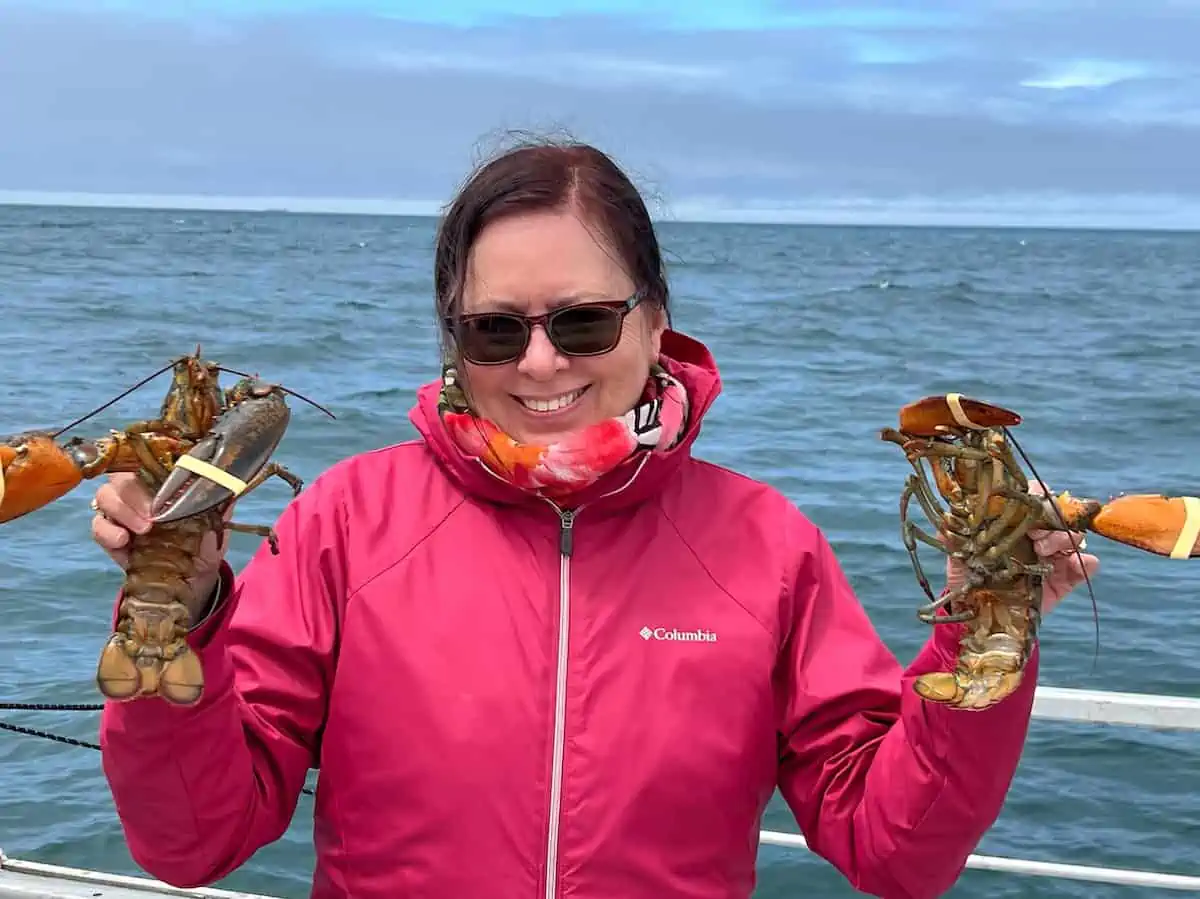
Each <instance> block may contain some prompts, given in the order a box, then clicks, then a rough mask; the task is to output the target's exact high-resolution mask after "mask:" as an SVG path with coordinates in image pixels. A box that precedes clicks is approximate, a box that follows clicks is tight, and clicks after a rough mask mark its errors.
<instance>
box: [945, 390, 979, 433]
mask: <svg viewBox="0 0 1200 899" xmlns="http://www.w3.org/2000/svg"><path fill="white" fill-rule="evenodd" d="M946 402H947V403H948V404H949V406H950V414H951V416H953V417H954V422H955V424H957V425H958V426H959V427H961V428H970V429H971V430H972V431H978V430H981V426H980V425H977V424H975V422H973V421H971V419H970V418H969V417H968V416H967V413H966V412H964V411H963V407H962V394H961V393H947V394H946Z"/></svg>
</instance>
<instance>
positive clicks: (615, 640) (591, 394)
mask: <svg viewBox="0 0 1200 899" xmlns="http://www.w3.org/2000/svg"><path fill="white" fill-rule="evenodd" d="M435 294H436V295H435V298H434V300H435V307H436V313H437V320H438V322H439V324H440V326H441V329H442V348H443V351H444V355H445V360H444V366H443V370H442V372H441V377H440V378H438V379H436V380H433V381H431V383H429V384H426V385H425V386H424V387H422V388H420V389H419V390H418V392H417V400H416V404H415V406H414V408H413V409H412V411H411V412H410V418H411V420H412V421H413V423H414V424H415V425H416V427H417V429H418V431H419V434H420V436H419V438H418V439H416V440H414V441H411V442H408V443H404V444H400V445H397V446H390V447H385V448H382V449H379V450H376V451H373V452H369V453H364V454H361V455H358V456H354V457H352V458H349V459H346V460H344V461H342V462H340V463H339V464H337V465H336V466H334V467H333V468H332V469H331V470H330V471H328V472H326V473H325V474H324V475H322V476H321V477H320V478H318V479H317V480H316V482H315V483H314V484H313V485H312V486H311V487H310V488H309V489H308V490H306V491H305V492H303V493H302V494H301V495H300V496H299V497H298V498H297V499H296V500H295V501H294V502H293V503H292V504H291V505H290V506H289V507H288V509H287V510H286V511H285V512H284V514H283V515H282V516H281V518H280V520H279V522H278V524H277V526H276V529H275V530H276V532H277V534H278V546H279V552H278V554H275V553H272V552H271V551H270V549H269V548H268V547H266V546H264V547H263V548H262V549H260V551H259V552H258V553H257V554H256V555H255V557H254V558H253V559H252V560H251V562H250V563H249V565H248V566H247V567H246V568H245V569H244V570H243V571H242V572H240V573H239V574H237V575H235V573H234V572H233V571H232V569H231V568H230V566H229V564H228V563H227V562H225V561H224V548H223V547H220V546H218V543H217V541H216V540H215V539H214V540H212V541H211V542H210V543H209V544H207V545H206V546H207V548H206V549H205V553H206V556H205V559H204V560H203V561H204V562H205V563H206V564H207V565H208V569H207V570H211V571H214V572H218V573H219V577H218V576H214V577H213V579H211V580H210V581H209V582H208V583H205V584H201V585H200V589H198V590H197V595H196V597H195V599H194V602H193V604H192V606H191V609H190V611H191V616H192V617H191V622H190V623H191V631H190V633H189V636H188V642H189V645H190V647H191V648H192V649H193V650H194V651H195V652H196V653H197V654H198V655H199V658H200V660H201V662H202V664H203V667H204V670H205V676H206V683H207V687H206V690H205V693H204V694H203V695H202V696H201V697H200V699H199V701H197V702H195V703H193V704H191V705H182V704H177V705H170V704H168V703H167V702H165V701H162V700H161V699H159V698H141V699H138V700H134V701H130V702H109V704H108V705H107V707H106V710H105V713H104V719H103V724H102V737H101V739H102V745H103V751H104V770H105V773H106V775H107V777H108V780H109V783H110V785H111V788H112V792H113V796H114V799H115V802H116V808H117V811H118V813H119V815H120V817H121V821H122V825H123V827H124V830H125V834H126V836H127V839H128V842H129V848H130V851H131V853H132V855H133V857H134V858H135V859H136V860H137V861H138V862H139V863H140V864H141V865H142V866H143V867H144V868H145V869H146V870H147V871H149V872H150V873H151V874H154V875H156V876H157V877H159V878H161V879H163V880H165V881H167V882H169V883H172V884H177V885H181V886H191V885H198V884H207V883H211V882H213V881H216V880H218V879H220V878H222V877H224V876H225V875H227V874H228V873H230V872H231V871H233V870H235V869H236V868H238V867H239V866H240V865H242V864H243V863H244V862H245V861H246V860H247V859H248V858H250V857H251V856H252V855H253V854H254V853H255V852H256V851H257V850H258V849H259V848H260V847H261V846H263V845H265V844H266V843H269V842H271V841H273V840H276V839H278V838H279V836H280V835H281V834H282V833H283V832H284V831H285V829H286V828H287V826H288V824H289V822H290V820H291V817H292V814H293V812H294V809H295V805H296V800H297V798H298V796H299V792H300V790H301V788H302V786H303V784H304V779H305V774H306V772H307V769H308V768H310V767H319V768H320V772H321V773H320V781H319V787H318V791H317V799H316V809H315V816H316V820H315V822H314V824H315V826H314V831H313V832H314V841H315V844H316V870H315V875H314V882H313V889H312V893H311V895H312V896H313V897H314V899H348V897H350V896H354V897H356V899H376V897H379V899H382V897H389V899H390V897H399V896H430V897H454V899H484V897H486V899H495V897H510V896H512V897H532V896H543V897H545V899H554V897H558V896H568V895H569V896H573V897H578V899H585V897H617V896H619V897H623V899H642V897H646V899H649V897H655V899H659V897H680V899H682V897H694V899H701V897H703V899H747V897H749V896H750V895H751V894H752V893H753V891H754V885H755V861H756V848H757V841H758V833H759V823H760V820H761V816H762V814H763V810H764V808H765V806H766V804H767V801H768V800H769V799H770V797H771V796H772V794H773V792H774V791H775V789H776V788H778V789H779V790H780V792H781V793H782V795H783V797H784V799H785V800H786V802H787V803H788V805H789V806H790V808H791V809H792V811H793V813H794V814H795V817H796V820H797V822H798V824H799V826H800V828H801V830H802V831H803V833H804V835H805V836H806V837H807V839H808V843H809V846H810V847H811V848H812V849H813V850H814V851H815V852H816V853H818V854H819V855H821V856H823V857H824V858H825V859H827V860H828V861H829V862H830V863H831V864H833V865H834V866H835V867H836V868H837V869H838V870H839V871H841V872H842V873H843V874H844V875H845V877H846V878H847V879H848V881H849V882H850V883H851V884H853V885H854V886H855V887H856V888H857V889H858V890H861V891H863V892H866V893H870V894H874V895H877V896H882V897H889V899H914V897H920V899H923V897H933V896H937V895H940V894H941V893H943V892H944V891H945V890H946V889H947V888H949V887H950V886H951V885H952V884H953V883H954V882H955V880H956V879H957V877H958V875H959V872H960V871H961V870H962V869H963V866H964V864H965V862H966V859H967V856H968V855H969V854H970V852H971V851H972V850H973V849H974V848H975V846H976V844H977V842H978V840H979V839H980V837H981V836H982V835H983V833H984V832H985V831H986V830H987V829H988V827H990V825H991V824H992V822H993V821H994V820H995V818H996V816H997V814H998V813H999V811H1000V808H1001V805H1002V803H1003V800H1004V796H1005V794H1006V792H1007V790H1008V786H1009V783H1010V780H1011V778H1012V775H1013V772H1014V770H1015V768H1016V765H1017V762H1018V760H1019V758H1020V755H1021V749H1022V746H1023V743H1024V739H1025V732H1026V725H1027V723H1028V720H1029V715H1030V710H1031V707H1032V701H1033V693H1034V685H1035V682H1036V674H1037V656H1036V654H1035V655H1034V657H1033V659H1032V660H1031V662H1030V663H1029V665H1028V667H1027V669H1026V675H1025V677H1024V680H1023V681H1022V682H1021V684H1020V686H1019V687H1017V689H1016V691H1015V692H1014V693H1013V694H1012V695H1011V696H1009V697H1008V698H1007V699H1005V700H1004V701H1003V702H1001V703H999V704H997V705H994V706H992V707H991V708H987V709H985V710H982V711H977V712H970V713H969V712H963V711H958V710H955V709H953V708H949V707H946V706H943V705H938V704H935V703H932V702H923V701H922V700H921V698H920V697H919V696H918V695H917V694H916V692H915V691H914V690H913V688H912V683H911V682H912V679H913V678H914V677H915V676H917V675H919V674H922V673H925V672H930V671H936V670H946V669H949V668H952V667H953V664H954V659H955V656H956V654H957V651H958V648H959V637H960V633H961V626H960V625H955V624H950V625H948V626H945V627H939V628H936V629H935V630H934V633H933V635H932V636H931V637H930V638H929V641H928V642H927V643H926V645H925V647H924V648H923V649H922V651H921V652H920V654H919V655H918V656H917V658H916V659H915V660H914V661H913V662H912V663H911V664H910V665H909V666H908V667H907V668H902V667H901V665H900V664H899V663H898V662H897V661H896V659H895V658H894V657H893V656H892V655H891V654H890V653H889V652H888V650H887V649H886V647H885V646H884V644H883V643H882V642H881V640H880V639H879V637H878V636H877V635H876V633H875V631H874V630H873V629H872V627H871V624H870V622H869V620H868V619H867V616H866V614H865V613H864V611H863V609H862V607H861V606H860V605H859V603H858V600H857V599H856V597H855V596H854V593H853V592H852V590H851V588H850V586H849V584H848V582H847V579H846V578H845V576H844V575H843V573H842V570H841V567H840V565H839V563H838V560H837V559H836V557H835V556H834V553H833V551H832V549H831V548H830V545H829V543H828V541H827V540H826V538H825V536H824V535H823V534H822V533H821V531H820V530H819V529H818V528H817V527H815V526H814V525H813V524H812V523H811V522H810V521H809V520H808V519H807V518H806V517H805V516H804V515H803V514H802V513H801V512H800V511H799V510H798V509H797V508H796V507H795V506H794V505H793V504H792V503H791V502H789V501H788V500H787V499H786V498H785V497H784V496H782V495H781V494H780V493H779V492H778V491H776V490H775V489H773V488H771V487H769V486H767V485H764V484H761V483H759V482H757V481H754V480H752V479H750V478H747V477H744V476H742V475H740V474H738V473H735V472H732V471H728V470H726V469H723V468H720V467H718V466H715V465H712V464H710V463H707V462H704V461H702V460H700V459H698V458H695V457H694V456H693V455H692V447H693V445H694V443H695V440H696V438H697V437H698V435H699V432H700V427H701V424H702V421H703V419H704V416H705V414H706V412H707V411H708V409H709V408H710V406H711V405H712V403H713V401H714V400H715V399H716V397H717V395H718V393H719V392H720V383H721V382H720V375H719V372H718V370H717V366H716V363H715V362H714V360H713V358H712V356H711V354H710V353H709V351H708V350H707V349H706V348H705V346H704V345H703V344H701V343H700V342H698V341H696V340H694V339H692V338H689V337H686V336H684V335H683V334H680V333H678V332H676V331H674V330H672V329H671V328H670V327H669V322H668V315H667V313H668V306H669V297H668V288H667V281H666V278H665V275H664V272H663V265H662V260H661V256H660V253H659V247H658V243H657V240H656V238H655V234H654V227H653V224H652V222H651V221H650V218H649V215H648V214H647V212H646V208H645V206H644V204H643V203H642V200H641V198H640V197H639V196H638V193H637V191H636V189H635V188H634V187H633V185H632V184H631V183H630V182H629V181H628V179H627V178H626V177H625V175H624V174H623V173H622V172H621V171H620V169H619V168H618V167H617V166H616V165H615V164H614V163H613V162H612V161H611V160H610V159H609V158H608V157H607V156H605V155H604V154H603V153H601V152H600V151H599V150H597V149H595V148H592V147H589V146H584V145H575V144H568V145H565V146H557V145H551V144H535V145H533V146H525V147H520V148H517V149H515V150H512V151H510V152H508V153H505V154H502V155H501V156H499V157H498V158H496V159H494V160H492V161H490V162H489V163H487V164H486V165H484V166H483V167H482V168H481V169H480V170H479V171H478V172H477V173H475V175H474V176H473V177H472V178H471V179H470V180H469V181H468V182H467V184H466V185H465V187H464V188H463V190H462V192H461V194H460V195H459V196H458V198H457V199H456V200H455V201H454V202H453V203H452V204H451V205H450V207H449V208H448V210H447V212H446V215H445V218H444V220H443V222H442V226H441V229H440V231H439V234H438V240H437V250H436V272H435ZM96 503H97V507H98V509H99V513H98V516H97V518H96V520H95V523H94V525H93V528H94V533H95V535H96V539H97V541H98V542H99V543H100V544H101V545H102V546H104V547H105V549H107V550H108V551H109V552H110V553H112V554H113V556H114V558H115V559H117V560H118V561H119V560H120V559H121V558H122V556H121V553H122V551H123V549H122V548H123V546H124V545H125V543H126V541H127V539H128V533H129V530H135V531H144V530H145V529H146V528H147V527H148V524H147V522H146V513H147V508H148V505H149V498H148V496H147V493H146V491H145V489H144V488H143V487H142V486H141V485H140V484H139V482H138V481H137V480H136V479H134V478H133V477H125V476H114V477H113V479H112V481H111V482H110V483H109V484H106V485H105V486H103V487H101V488H100V490H99V491H97V494H96ZM1036 548H1037V550H1038V552H1039V554H1040V555H1041V556H1042V557H1043V558H1045V559H1046V560H1047V561H1049V562H1051V563H1052V564H1053V566H1054V572H1055V573H1054V574H1053V575H1052V576H1051V577H1050V578H1048V579H1047V583H1048V584H1055V585H1057V586H1056V587H1055V588H1054V590H1056V591H1057V595H1053V596H1047V597H1046V600H1045V606H1044V607H1045V608H1049V606H1050V605H1052V604H1053V602H1054V601H1055V600H1057V599H1058V598H1061V593H1062V592H1064V591H1065V590H1069V589H1071V588H1073V587H1074V586H1075V584H1077V583H1078V582H1079V581H1080V579H1081V577H1082V573H1081V569H1080V568H1079V567H1078V566H1079V565H1080V564H1082V563H1081V562H1080V560H1079V558H1078V557H1076V556H1074V555H1072V554H1071V553H1070V552H1069V550H1070V548H1071V539H1070V538H1069V537H1068V535H1067V534H1065V533H1062V532H1060V533H1057V534H1054V535H1051V536H1047V537H1043V538H1041V539H1039V540H1038V541H1036ZM1083 559H1086V560H1088V562H1089V564H1090V565H1092V566H1094V564H1095V559H1094V557H1090V556H1084V557H1083ZM953 565H955V566H957V565H958V563H956V562H955V563H953ZM947 575H948V579H949V580H950V581H954V580H955V579H961V578H962V577H963V576H964V572H963V570H962V569H961V568H959V567H952V568H950V569H949V570H948V571H947ZM1048 592H1051V591H1050V590H1049V589H1048ZM118 601H119V600H118Z"/></svg>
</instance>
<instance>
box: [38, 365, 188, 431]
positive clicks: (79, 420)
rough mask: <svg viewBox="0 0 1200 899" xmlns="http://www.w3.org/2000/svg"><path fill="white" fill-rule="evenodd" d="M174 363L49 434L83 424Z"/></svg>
mask: <svg viewBox="0 0 1200 899" xmlns="http://www.w3.org/2000/svg"><path fill="white" fill-rule="evenodd" d="M174 365H175V361H171V362H168V363H167V364H166V365H164V366H163V367H162V368H160V369H159V370H158V371H156V372H155V373H154V374H152V375H147V376H146V377H144V378H142V380H140V381H138V382H137V383H136V384H134V385H133V386H132V387H130V388H128V389H127V390H123V391H122V392H121V393H119V394H117V395H116V396H114V397H113V398H112V399H111V400H109V401H108V402H107V403H105V404H104V405H103V406H99V407H97V408H95V409H93V410H92V411H91V412H89V413H88V414H87V415H84V416H82V417H80V418H77V419H75V420H74V421H73V422H71V423H70V424H69V425H67V426H66V427H64V428H59V429H58V430H57V431H55V432H54V433H53V434H51V435H50V436H51V437H61V436H62V435H63V434H65V433H66V432H67V431H69V430H71V428H73V427H75V426H76V425H81V424H83V423H84V422H85V421H87V420H88V419H89V418H95V417H96V416H97V415H99V414H100V413H101V412H103V411H104V410H105V409H107V408H108V407H109V406H111V405H112V404H113V403H117V402H120V401H121V400H123V399H125V397H127V396H129V394H131V393H133V392H134V391H135V390H137V389H138V388H140V387H144V386H145V385H146V384H148V383H150V382H151V381H153V380H154V379H155V378H157V377H158V376H159V375H161V374H162V373H163V372H165V371H170V370H171V368H172V366H174Z"/></svg>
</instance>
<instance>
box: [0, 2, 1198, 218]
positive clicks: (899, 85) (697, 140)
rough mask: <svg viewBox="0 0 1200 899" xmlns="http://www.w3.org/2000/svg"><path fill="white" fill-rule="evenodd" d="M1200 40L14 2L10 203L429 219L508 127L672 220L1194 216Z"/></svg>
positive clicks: (973, 20)
mask: <svg viewBox="0 0 1200 899" xmlns="http://www.w3.org/2000/svg"><path fill="white" fill-rule="evenodd" d="M1198 37H1200V3H1198V2H1196V0H1125V2H1117V0H1093V2H1085V0H1074V2H1068V0H925V2H916V0H897V2H891V3H886V2H880V3H868V2H865V0H841V2H833V0H736V2H733V0H724V2H715V0H714V2H710V3H702V2H684V0H675V2H668V0H525V2H509V3H501V2H499V0H444V2H443V0H421V2H389V0H344V2H320V0H236V2H235V0H208V2H200V0H197V2H189V3H183V2H172V0H159V2H157V3H151V2H146V0H142V2H136V0H87V2H84V0H74V2H72V0H40V2H36V3H35V2H32V0H0V83H4V84H5V85H9V86H14V87H13V88H8V89H6V90H4V91H3V92H0V122H3V127H4V133H5V136H6V138H7V139H6V140H5V141H3V142H2V143H0V199H8V200H30V199H42V198H44V194H46V193H50V192H54V193H57V192H66V193H70V194H120V195H125V197H124V202H131V203H142V202H146V201H147V197H150V196H157V195H171V196H174V197H187V198H190V199H188V200H184V201H183V202H189V203H192V204H203V205H221V204H226V205H270V206H281V205H282V206H291V207H297V208H348V209H364V210H380V211H388V210H394V211H401V212H407V211H418V212H422V211H436V209H437V208H438V206H440V204H442V203H443V202H445V201H446V199H447V198H448V197H449V195H450V193H451V192H452V191H453V189H454V187H455V186H456V185H457V184H458V183H459V181H460V180H461V179H462V177H463V176H464V175H465V173H466V172H467V170H468V168H469V166H470V165H471V164H472V163H473V162H474V161H475V160H476V159H477V158H478V156H479V154H480V153H482V152H486V150H488V149H489V148H491V147H493V146H495V145H496V142H497V141H498V140H502V139H503V133H504V130H505V129H510V128H517V129H529V130H534V131H549V132H551V133H555V134H561V133H563V132H564V131H565V132H568V133H570V134H572V135H574V136H577V137H580V138H583V139H587V140H591V141H594V142H596V143H598V144H599V145H601V146H602V147H604V148H605V149H606V150H608V151H610V152H611V153H613V155H614V156H616V157H617V158H618V160H619V161H621V162H622V163H623V164H625V165H626V167H627V168H628V169H629V170H630V171H631V173H632V174H633V175H634V177H635V178H636V180H637V181H638V182H639V184H640V185H641V186H642V187H643V188H644V189H645V190H646V191H647V193H648V195H649V198H650V200H651V202H652V204H653V205H654V206H655V208H656V210H658V211H659V213H660V214H661V215H663V216H669V217H676V218H716V219H726V218H734V219H748V220H806V221H864V222H905V223H924V222H981V223H1006V224H1022V223H1029V224H1090V225H1102V226H1103V225H1114V226H1121V225H1132V226H1183V227H1200V166H1198V165H1196V163H1195V160H1197V159H1200V52H1198V51H1197V47H1196V43H1197V38H1198ZM14 88H15V89H14ZM247 197H250V198H257V199H252V200H248V201H247V200H245V199H239V200H231V199H229V198H247ZM220 198H224V199H220Z"/></svg>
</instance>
